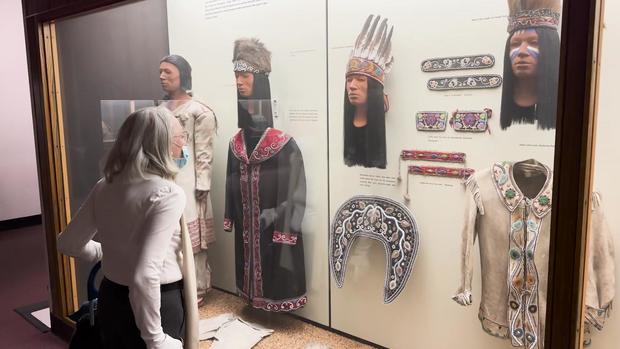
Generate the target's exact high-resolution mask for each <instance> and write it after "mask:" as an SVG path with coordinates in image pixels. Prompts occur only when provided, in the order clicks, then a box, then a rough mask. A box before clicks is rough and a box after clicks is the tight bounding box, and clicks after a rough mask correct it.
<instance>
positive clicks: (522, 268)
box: [508, 204, 542, 349]
mask: <svg viewBox="0 0 620 349" xmlns="http://www.w3.org/2000/svg"><path fill="white" fill-rule="evenodd" d="M519 206H521V208H520V209H518V210H515V211H513V212H511V214H510V233H509V235H510V239H509V242H510V243H509V250H508V261H509V263H508V334H509V335H510V338H511V341H512V345H513V346H515V347H525V348H528V349H533V348H539V346H538V342H539V338H540V333H539V331H540V327H539V314H538V283H539V280H538V271H537V268H536V263H535V262H534V256H535V254H536V246H537V243H538V236H539V234H540V227H541V225H542V218H540V217H537V216H535V215H529V214H528V213H529V212H530V211H531V210H532V207H531V205H529V204H525V205H523V204H520V205H519Z"/></svg>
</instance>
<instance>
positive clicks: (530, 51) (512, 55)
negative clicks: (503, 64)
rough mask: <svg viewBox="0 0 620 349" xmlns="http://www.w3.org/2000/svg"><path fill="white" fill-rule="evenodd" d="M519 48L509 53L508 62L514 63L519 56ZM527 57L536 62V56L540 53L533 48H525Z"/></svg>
mask: <svg viewBox="0 0 620 349" xmlns="http://www.w3.org/2000/svg"><path fill="white" fill-rule="evenodd" d="M520 50H521V48H520V47H517V48H514V49H512V50H511V51H510V60H511V61H513V62H514V60H515V59H516V58H517V56H519V51H520ZM525 50H526V52H527V54H528V55H530V56H532V57H533V58H534V59H536V60H538V56H539V55H540V51H539V50H538V48H536V47H533V46H527V47H526V48H525Z"/></svg>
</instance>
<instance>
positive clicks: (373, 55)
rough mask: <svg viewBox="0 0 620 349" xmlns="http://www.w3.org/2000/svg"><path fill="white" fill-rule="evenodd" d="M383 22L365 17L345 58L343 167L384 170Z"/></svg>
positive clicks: (386, 59) (387, 47) (387, 53)
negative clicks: (353, 44) (351, 48)
mask: <svg viewBox="0 0 620 349" xmlns="http://www.w3.org/2000/svg"><path fill="white" fill-rule="evenodd" d="M387 22H388V20H387V18H384V19H383V21H381V16H376V17H375V16H373V15H369V16H368V17H367V18H366V21H365V22H364V26H363V27H362V30H361V32H360V34H359V35H358V37H357V40H356V41H355V46H354V47H353V51H351V56H350V57H349V62H348V63H347V71H346V83H345V92H344V115H343V121H344V125H343V129H344V137H343V138H344V163H345V164H346V165H347V166H364V167H376V168H381V169H384V168H385V167H386V166H387V161H386V156H385V151H386V146H385V113H386V112H387V111H388V109H389V103H388V98H387V95H386V94H385V93H384V92H383V88H384V83H385V75H386V74H387V73H388V72H389V71H390V69H391V67H392V63H393V61H394V58H393V56H392V32H393V29H394V28H393V27H390V26H389V25H388V23H387Z"/></svg>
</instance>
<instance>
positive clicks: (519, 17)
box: [508, 0, 562, 33]
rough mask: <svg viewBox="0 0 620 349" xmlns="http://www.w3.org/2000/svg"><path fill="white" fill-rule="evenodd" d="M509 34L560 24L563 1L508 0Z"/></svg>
mask: <svg viewBox="0 0 620 349" xmlns="http://www.w3.org/2000/svg"><path fill="white" fill-rule="evenodd" d="M508 9H509V14H510V16H509V17H508V32H509V33H512V32H514V31H516V30H521V29H527V28H536V27H546V28H552V29H557V28H558V25H559V24H560V12H561V11H562V3H561V0H508Z"/></svg>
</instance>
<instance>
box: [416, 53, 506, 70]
mask: <svg viewBox="0 0 620 349" xmlns="http://www.w3.org/2000/svg"><path fill="white" fill-rule="evenodd" d="M494 65H495V57H494V56H493V55H491V54H481V55H470V56H455V57H441V58H429V59H427V60H424V61H423V62H422V64H421V68H422V71H423V72H426V73H428V72H437V71H447V70H465V69H482V68H491V67H492V66H494Z"/></svg>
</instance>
